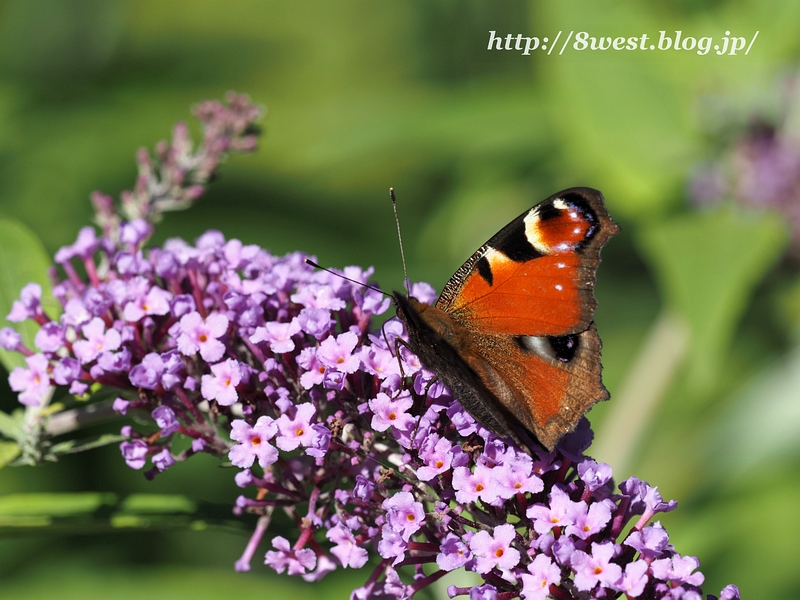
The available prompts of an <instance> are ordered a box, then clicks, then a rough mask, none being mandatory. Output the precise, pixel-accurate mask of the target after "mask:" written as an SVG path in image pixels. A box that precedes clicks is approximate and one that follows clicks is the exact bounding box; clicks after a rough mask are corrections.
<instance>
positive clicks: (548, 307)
mask: <svg viewBox="0 0 800 600" xmlns="http://www.w3.org/2000/svg"><path fill="white" fill-rule="evenodd" d="M618 231H619V227H618V226H617V224H616V223H614V221H612V220H611V217H610V216H609V215H608V211H607V210H606V208H605V205H604V203H603V196H602V194H601V193H600V192H598V191H597V190H593V189H590V188H572V189H569V190H564V191H563V192H559V193H558V194H555V195H553V196H551V197H550V198H548V199H547V200H544V201H542V202H540V203H539V204H537V205H536V206H534V207H533V208H531V209H530V210H528V211H526V212H525V213H523V214H521V215H520V216H519V217H517V218H516V219H514V220H513V221H512V222H511V223H509V224H508V225H507V226H506V227H504V228H503V229H502V230H500V231H499V232H498V233H497V234H496V235H495V236H493V237H492V239H490V240H489V241H488V242H487V243H486V244H484V245H483V246H481V247H480V248H479V249H478V251H477V252H475V254H473V255H472V257H470V259H469V260H468V261H467V262H466V263H464V264H463V265H462V266H461V268H460V269H459V270H458V271H456V273H455V275H453V277H452V278H451V279H450V281H449V282H448V283H447V285H446V286H445V288H444V290H443V291H442V294H441V296H440V297H439V300H438V301H437V303H436V307H437V308H439V309H441V310H443V311H445V312H447V313H448V314H449V315H450V316H451V317H452V318H453V320H454V321H456V322H457V323H459V324H461V325H463V326H464V327H466V328H468V329H472V330H475V331H479V332H481V333H483V334H493V333H494V334H507V335H528V336H560V335H568V334H573V333H579V332H581V331H584V330H586V329H587V328H588V327H589V323H590V322H591V321H592V316H593V314H594V310H595V307H596V306H597V303H596V301H595V299H594V293H593V290H594V285H595V272H596V270H597V265H598V263H599V262H600V249H601V248H602V246H603V244H605V243H606V242H607V241H608V239H609V238H610V237H611V236H613V235H614V234H616V233H617V232H618Z"/></svg>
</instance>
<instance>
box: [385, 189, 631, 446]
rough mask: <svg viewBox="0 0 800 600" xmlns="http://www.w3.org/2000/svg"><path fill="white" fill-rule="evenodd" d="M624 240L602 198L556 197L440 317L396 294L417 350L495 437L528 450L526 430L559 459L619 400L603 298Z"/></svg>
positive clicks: (484, 253)
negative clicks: (567, 440)
mask: <svg viewBox="0 0 800 600" xmlns="http://www.w3.org/2000/svg"><path fill="white" fill-rule="evenodd" d="M618 231H619V228H618V227H617V224H616V223H614V221H612V220H611V217H610V216H609V215H608V212H607V211H606V209H605V205H604V204H603V196H602V195H601V194H600V192H598V191H596V190H592V189H589V188H573V189H569V190H565V191H563V192H560V193H558V194H555V195H554V196H551V197H550V198H548V199H547V200H544V201H543V202H541V203H539V204H537V205H536V206H534V207H533V208H532V209H530V210H528V211H526V212H525V213H523V214H522V215H520V216H519V217H517V218H516V219H515V220H514V221H512V222H511V223H509V224H508V225H507V226H506V227H504V228H503V229H502V230H501V231H500V232H498V233H497V234H496V235H495V236H494V237H492V239H490V240H489V241H488V242H487V243H486V244H484V245H483V246H482V247H481V248H479V249H478V251H477V252H475V254H473V255H472V257H471V258H470V259H469V260H468V261H467V262H466V263H464V265H463V266H462V267H461V268H460V269H459V270H458V271H456V273H455V275H453V277H452V278H451V279H450V281H449V282H448V283H447V285H446V286H445V288H444V290H443V291H442V295H441V296H440V297H439V300H438V301H437V302H436V305H435V306H428V305H424V304H421V303H419V302H417V301H416V300H415V299H413V298H406V297H404V296H402V295H400V294H397V293H396V294H395V305H396V306H397V315H398V317H400V318H401V319H402V320H403V321H404V322H405V323H406V326H407V329H408V335H409V340H408V344H409V346H410V348H411V349H412V351H414V352H415V353H416V354H417V355H418V356H419V358H420V360H421V361H422V363H423V364H425V365H426V366H427V367H429V368H431V369H433V370H434V371H435V372H436V373H437V375H438V377H439V378H440V379H441V380H442V381H443V382H444V383H445V384H447V385H448V386H449V387H450V389H451V390H452V391H453V394H454V396H455V397H456V399H458V400H459V401H460V402H461V405H462V406H463V407H464V408H465V409H466V410H467V412H469V413H470V414H471V415H472V416H473V417H475V419H476V420H478V421H479V422H480V423H482V424H483V425H484V426H485V427H488V428H489V429H491V430H492V431H494V432H495V433H497V434H498V435H501V436H508V437H512V438H514V439H517V441H519V437H518V436H517V435H516V433H515V429H516V425H515V423H516V422H519V423H521V424H522V425H523V426H524V427H525V428H526V429H527V430H528V431H530V432H531V433H533V434H534V435H535V436H536V438H537V439H538V440H539V441H540V442H541V443H542V444H543V445H544V446H545V447H546V448H548V449H549V450H552V449H553V448H554V447H555V445H556V444H557V443H558V440H559V439H561V437H562V436H563V435H564V434H565V433H567V432H569V431H571V430H573V429H574V428H575V426H576V425H577V424H578V421H579V420H580V418H581V417H582V416H583V414H584V413H585V412H586V411H587V410H589V408H590V407H591V406H592V404H594V403H595V402H597V401H599V400H605V399H607V398H608V391H607V390H606V388H605V387H604V386H603V383H602V380H601V370H602V366H601V364H600V347H601V344H600V338H599V337H598V335H597V331H596V329H595V327H594V323H593V321H592V317H593V315H594V310H595V307H596V302H595V299H594V294H593V290H594V284H595V272H596V270H597V265H598V263H599V262H600V249H601V248H602V246H603V244H605V243H606V242H607V241H608V239H609V238H610V237H611V236H613V235H614V234H616V233H617V232H618Z"/></svg>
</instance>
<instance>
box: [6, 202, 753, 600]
mask: <svg viewBox="0 0 800 600" xmlns="http://www.w3.org/2000/svg"><path fill="white" fill-rule="evenodd" d="M172 195H173V196H175V195H176V194H175V193H174V192H172ZM145 204H146V203H145ZM106 216H107V217H108V218H107V219H106V221H105V223H106V225H107V226H106V227H104V233H103V234H101V235H98V233H97V232H96V231H95V230H94V229H93V228H86V229H84V230H82V231H81V232H80V234H79V236H78V239H77V241H76V242H75V244H73V245H71V246H69V247H66V248H62V249H61V250H60V251H59V252H58V254H57V255H56V262H57V264H58V265H59V266H60V268H61V271H60V272H61V273H62V274H63V275H62V277H63V278H62V279H60V280H59V281H58V282H57V284H56V285H55V287H54V293H55V296H56V297H57V298H58V300H59V301H60V303H61V305H62V307H63V312H62V313H61V315H60V317H59V318H57V319H56V318H51V316H49V315H48V314H46V312H45V311H44V310H43V309H42V306H41V304H40V298H41V289H40V288H39V287H38V286H36V285H33V284H32V285H29V286H27V287H26V288H25V289H24V290H23V292H22V294H21V297H20V299H19V300H18V301H17V302H16V303H15V304H14V307H13V310H12V311H11V314H10V315H9V319H10V320H11V321H21V320H25V319H33V320H35V321H36V322H37V323H39V324H40V325H41V328H40V329H39V332H38V334H37V335H36V338H35V342H34V345H35V347H33V348H28V347H25V346H24V345H23V343H22V340H21V338H20V337H19V335H18V334H16V332H14V330H12V329H10V328H6V329H3V330H2V331H1V332H0V345H2V347H4V348H6V349H13V350H16V351H19V352H22V353H23V354H24V355H25V356H26V364H27V366H26V367H24V368H22V367H20V368H17V369H15V370H14V371H13V372H12V373H11V375H10V378H9V381H10V384H11V387H12V388H13V389H14V390H15V391H17V392H18V393H19V400H20V402H21V403H23V404H25V405H27V406H30V407H36V406H42V405H43V404H45V403H46V402H47V401H48V398H49V397H50V394H51V390H52V387H53V386H60V387H63V388H66V389H67V390H68V391H69V393H70V394H75V395H83V394H86V393H87V392H89V391H90V390H91V389H92V388H93V387H95V386H96V384H100V385H103V386H108V387H112V388H116V389H118V390H119V398H118V399H117V400H116V401H115V402H114V408H115V410H116V411H118V412H119V413H121V414H123V415H126V414H127V415H130V414H133V413H134V412H136V413H139V414H145V415H149V417H150V419H151V422H152V425H151V426H150V427H140V426H137V427H133V426H125V427H124V429H123V434H124V435H125V436H126V440H125V441H124V442H122V444H121V446H120V449H121V453H122V457H123V459H124V460H125V462H126V463H127V464H128V466H129V467H131V468H134V469H145V472H146V474H148V475H149V476H151V477H152V476H154V475H156V474H157V473H159V472H163V471H166V470H167V469H169V468H171V467H174V466H175V465H176V463H179V462H182V461H184V460H187V459H188V458H190V457H191V456H193V455H195V454H197V453H210V454H212V455H215V456H218V457H220V458H221V459H223V460H227V461H229V462H230V463H231V464H232V465H233V466H234V467H236V469H235V470H232V476H234V477H235V480H236V482H237V484H238V485H239V486H240V487H241V488H243V493H242V495H241V496H240V497H239V498H238V499H237V500H236V501H235V507H234V511H235V512H236V513H238V514H242V513H252V514H255V515H258V516H259V519H258V523H257V526H256V528H255V531H254V532H253V535H252V538H251V540H250V543H249V544H248V545H247V548H246V550H245V552H244V554H243V556H242V557H241V558H240V560H239V561H238V562H237V563H236V568H237V569H238V570H247V569H249V568H250V565H251V562H252V559H253V557H254V556H255V553H256V551H257V548H258V546H259V543H260V542H261V540H262V537H263V535H264V534H265V532H266V531H268V526H269V522H270V518H271V516H272V515H273V513H274V511H275V510H281V511H284V512H285V513H286V514H287V515H288V516H289V518H290V519H291V520H292V521H293V522H294V523H295V524H296V532H295V534H294V535H293V536H291V539H287V538H286V537H282V536H275V537H273V538H272V539H271V542H270V544H269V545H270V547H271V549H270V550H268V551H266V554H265V555H262V556H264V561H265V562H266V564H268V565H269V566H271V567H272V568H274V569H275V570H276V571H278V572H280V573H283V572H287V573H288V574H290V575H301V576H302V577H303V578H305V579H307V580H316V579H319V578H321V577H323V576H324V575H325V574H326V573H328V572H330V571H331V570H333V569H335V568H337V567H343V568H355V569H359V568H362V567H364V566H365V565H367V564H368V563H369V565H370V566H369V569H370V570H369V571H368V572H367V573H365V584H364V585H363V587H361V588H359V589H357V590H355V591H354V592H353V595H352V598H354V599H367V598H411V597H412V596H414V594H415V593H416V592H417V591H419V590H421V589H423V588H425V587H427V586H428V585H430V584H432V583H433V582H434V581H436V580H438V579H439V578H441V577H442V576H443V575H445V574H447V573H448V572H450V571H453V570H456V569H462V568H463V569H466V570H469V571H473V572H474V573H477V574H478V575H479V576H480V578H481V581H482V583H481V584H480V585H476V586H472V587H466V588H458V587H453V586H451V588H449V590H448V591H449V593H450V595H451V597H455V596H459V595H468V596H469V597H470V598H471V599H495V598H496V599H511V598H517V597H522V598H525V599H526V600H533V599H544V598H548V597H552V598H558V599H568V598H574V599H577V598H614V597H620V596H622V595H624V596H625V597H627V598H648V599H650V598H670V599H678V598H684V599H695V598H697V599H700V598H703V596H702V595H701V590H700V585H701V584H702V582H703V575H702V574H701V573H700V572H699V571H698V570H697V569H698V566H699V562H698V560H697V559H696V558H695V557H692V556H682V555H680V554H679V553H678V552H676V550H675V549H674V548H673V547H672V545H671V544H670V543H669V537H668V534H667V532H666V531H665V529H664V528H663V527H662V526H661V525H660V523H659V522H658V521H655V520H654V517H656V515H658V514H659V513H661V512H665V511H669V510H672V509H674V508H675V506H676V503H675V502H674V501H670V502H666V501H664V500H663V499H662V498H661V496H660V495H659V493H658V491H657V489H656V488H654V487H651V486H650V485H648V484H647V483H645V482H643V481H640V480H638V479H636V478H631V479H628V480H626V481H624V482H622V483H621V484H620V485H619V486H618V487H615V486H614V483H613V481H612V477H611V469H610V468H609V467H608V465H605V464H598V463H596V462H595V461H594V460H592V459H591V458H589V457H587V456H585V455H584V451H585V450H586V448H587V447H588V445H589V443H590V442H591V437H592V434H591V431H590V430H589V429H588V422H587V421H585V420H584V421H583V422H582V423H581V425H580V426H579V428H578V430H576V432H574V433H572V434H570V435H569V436H567V437H566V438H565V439H564V440H562V442H561V444H560V445H559V446H558V448H557V449H556V450H555V451H554V452H551V453H548V452H546V451H545V450H543V449H541V448H538V447H534V448H528V449H525V450H523V449H521V448H519V447H517V446H516V445H515V444H514V443H513V442H511V441H509V440H505V439H499V438H497V437H496V436H495V435H493V434H492V433H490V432H489V431H487V430H486V429H484V428H483V427H482V426H481V425H480V424H478V423H476V422H475V421H474V420H473V419H472V418H471V417H470V416H469V415H468V414H467V413H466V412H464V410H463V409H462V408H461V406H460V405H459V404H458V401H457V399H456V398H453V397H452V395H451V393H450V391H449V390H448V389H446V388H445V387H444V386H443V385H442V384H441V383H439V382H437V381H436V380H435V378H434V375H433V373H431V372H430V371H428V370H427V369H425V368H424V367H423V366H422V365H420V364H419V361H418V360H417V358H416V357H415V356H414V355H413V354H411V353H410V352H408V351H407V349H406V348H405V346H403V344H402V342H401V341H400V340H402V338H404V336H405V331H404V328H403V324H402V323H401V322H400V321H399V320H397V319H396V318H392V319H389V320H387V321H386V322H385V323H384V324H383V325H382V326H378V325H376V324H375V322H374V317H376V316H378V315H382V314H383V313H385V312H386V311H387V310H388V309H389V308H390V304H391V303H390V300H389V298H388V297H387V296H385V295H384V294H382V293H381V292H380V291H378V289H376V288H374V287H367V286H365V285H363V284H365V283H366V282H367V281H368V280H369V279H370V277H371V275H372V271H371V269H366V270H365V269H361V268H358V267H348V268H346V269H344V270H343V272H341V273H340V274H337V273H332V272H325V271H320V270H315V269H313V268H312V267H310V266H309V265H308V264H307V263H306V260H305V259H306V258H307V257H306V256H305V255H303V254H301V253H292V254H288V255H286V256H280V257H279V256H274V255H272V254H270V253H269V252H268V251H266V250H264V249H262V248H260V247H257V246H252V245H244V244H242V243H241V242H239V241H237V240H226V239H225V238H224V237H223V235H222V234H221V233H220V232H217V231H209V232H207V233H206V234H204V235H203V236H201V237H200V238H199V239H198V240H197V241H196V242H195V243H194V244H188V243H186V242H184V241H181V240H170V241H168V242H166V243H165V244H164V245H163V247H160V248H155V247H154V248H149V249H145V243H146V241H147V240H148V238H149V236H150V235H151V234H152V224H151V222H150V221H148V220H146V219H145V218H143V217H138V218H134V219H131V220H127V221H126V220H123V219H120V220H118V221H114V219H111V218H110V217H111V213H107V214H106ZM81 273H85V274H81ZM340 275H343V276H340ZM411 293H412V294H413V295H414V296H415V297H416V298H418V299H420V300H421V301H426V302H432V301H433V300H434V299H435V293H434V291H433V289H432V288H430V286H427V285H425V284H416V285H414V286H412V289H411ZM178 448H183V449H182V450H178ZM175 468H177V467H175ZM401 575H402V578H401ZM708 597H709V598H712V597H713V596H708ZM720 597H721V598H725V599H728V600H731V599H734V598H738V597H739V593H738V590H737V589H736V588H735V587H734V586H728V587H726V588H725V589H724V590H723V591H722V594H721V596H720Z"/></svg>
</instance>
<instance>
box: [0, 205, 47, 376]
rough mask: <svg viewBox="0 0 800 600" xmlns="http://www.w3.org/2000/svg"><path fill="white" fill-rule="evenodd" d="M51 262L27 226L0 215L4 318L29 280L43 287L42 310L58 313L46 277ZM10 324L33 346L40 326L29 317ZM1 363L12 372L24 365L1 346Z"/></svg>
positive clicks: (0, 309)
mask: <svg viewBox="0 0 800 600" xmlns="http://www.w3.org/2000/svg"><path fill="white" fill-rule="evenodd" d="M50 265H51V261H50V257H49V255H48V254H47V252H46V251H45V249H44V246H43V245H42V242H41V241H40V240H39V238H38V237H36V235H35V234H34V233H33V232H32V231H31V230H30V229H28V228H27V227H26V226H25V225H23V224H22V223H20V222H19V221H14V220H12V219H7V218H0V318H5V316H6V315H7V314H8V313H9V312H10V311H11V305H12V303H13V302H14V300H16V299H17V298H18V297H19V292H20V290H22V288H23V287H24V286H25V285H27V284H28V283H31V282H34V283H38V284H39V285H41V286H42V306H43V307H44V309H45V311H46V312H47V313H48V314H49V315H50V316H51V317H53V318H55V317H57V316H58V315H59V313H60V307H59V305H58V303H57V302H56V300H55V299H54V298H53V294H52V290H51V286H50V280H49V279H48V277H47V268H48V267H49V266H50ZM12 326H13V327H14V329H16V330H17V331H19V333H20V334H21V335H22V341H23V343H24V344H25V345H26V346H28V347H29V348H33V338H34V336H35V335H36V332H37V331H38V330H39V326H38V325H37V324H36V323H34V322H33V321H30V320H28V321H25V322H23V323H13V324H12ZM0 362H2V363H3V366H4V367H5V368H6V369H7V370H8V371H11V370H12V369H13V368H14V367H21V366H24V365H25V358H24V357H23V356H22V355H21V354H18V353H16V352H8V351H7V350H3V349H0Z"/></svg>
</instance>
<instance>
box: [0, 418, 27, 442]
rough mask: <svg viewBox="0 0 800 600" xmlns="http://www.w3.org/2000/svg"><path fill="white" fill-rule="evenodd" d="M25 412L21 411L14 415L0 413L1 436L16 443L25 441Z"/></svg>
mask: <svg viewBox="0 0 800 600" xmlns="http://www.w3.org/2000/svg"><path fill="white" fill-rule="evenodd" d="M23 415H24V412H23V411H21V410H19V411H16V412H15V413H14V414H13V415H9V414H8V413H4V412H3V411H0V435H2V436H3V437H7V438H8V439H10V440H14V441H16V442H20V443H22V442H24V441H25V437H26V436H25V429H23V427H22V416H23Z"/></svg>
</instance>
